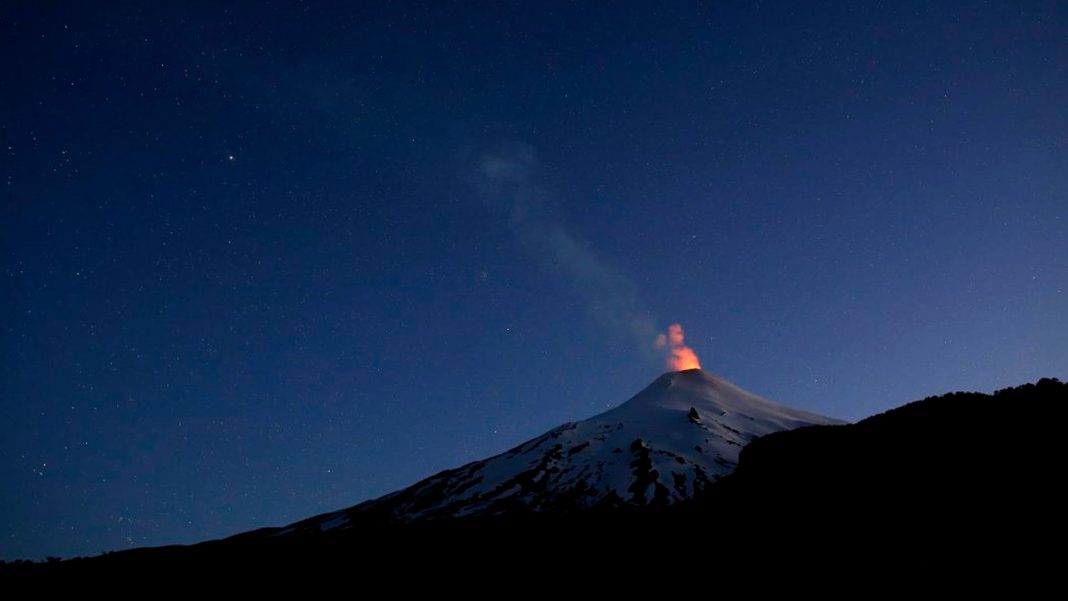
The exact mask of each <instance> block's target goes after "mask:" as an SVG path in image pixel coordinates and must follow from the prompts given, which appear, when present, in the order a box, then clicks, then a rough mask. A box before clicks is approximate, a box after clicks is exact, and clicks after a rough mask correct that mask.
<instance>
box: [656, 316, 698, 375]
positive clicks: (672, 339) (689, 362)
mask: <svg viewBox="0 0 1068 601" xmlns="http://www.w3.org/2000/svg"><path fill="white" fill-rule="evenodd" d="M684 340H685V336H684V335H683V333H682V325H681V324H677V323H673V324H671V325H670V326H668V331H667V334H660V335H659V336H657V337H656V348H658V349H666V350H667V368H668V370H669V371H683V370H685V369H700V368H701V362H700V361H698V360H697V353H695V352H693V349H692V348H690V347H688V346H686V345H685V344H684V342H683V341H684Z"/></svg>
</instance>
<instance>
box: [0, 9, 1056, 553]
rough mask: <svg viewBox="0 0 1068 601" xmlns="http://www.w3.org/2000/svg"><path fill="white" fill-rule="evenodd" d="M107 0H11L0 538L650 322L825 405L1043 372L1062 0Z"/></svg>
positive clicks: (383, 445)
mask: <svg viewBox="0 0 1068 601" xmlns="http://www.w3.org/2000/svg"><path fill="white" fill-rule="evenodd" d="M106 4H107V3H105V2H66V3H39V2H29V1H27V2H4V3H3V6H2V8H0V55H2V56H3V60H2V61H0V169H2V173H0V176H2V177H3V182H2V184H0V185H2V186H3V197H2V198H3V200H2V203H0V558H4V559H12V558H16V557H30V558H40V557H43V556H45V555H60V556H70V555H78V554H95V553H99V552H102V551H105V550H113V549H120V548H126V547H130V546H139V545H155V544H164V543H188V542H195V541H198V540H202V539H205V538H210V537H218V536H223V535H227V534H232V533H235V532H239V531H242V530H246V529H251V528H255V527H260V526H267V525H281V524H284V523H287V522H291V521H294V520H297V519H300V518H303V517H307V516H310V515H312V514H315V513H318V512H322V511H326V510H333V509H338V508H341V507H346V506H349V505H352V504H355V503H356V502H359V501H362V500H364V499H367V498H369V497H373V496H376V495H380V494H383V493H386V492H389V491H391V490H394V489H397V488H399V487H402V486H404V485H407V484H410V483H412V482H414V481H415V480H417V479H419V478H421V477H424V476H427V475H429V474H431V473H433V472H436V471H439V470H441V469H444V468H448V467H453V466H456V465H459V464H462V463H464V462H467V461H470V460H474V459H477V458H481V457H483V456H486V455H489V454H493V453H496V452H500V451H502V450H504V449H506V448H509V447H511V446H513V445H515V444H517V443H519V442H521V441H523V440H525V439H527V438H529V437H532V436H534V435H537V434H540V433H541V432H543V431H544V430H546V429H549V428H551V427H553V426H556V425H558V424H559V423H561V422H564V421H568V420H574V419H580V418H585V417H588V416H590V415H592V414H594V413H598V412H600V411H602V410H604V409H606V408H607V407H610V406H613V405H616V404H618V403H620V402H622V401H624V400H626V399H627V398H628V397H629V396H630V395H632V394H633V393H635V392H636V391H638V390H639V389H640V388H641V387H643V386H644V385H645V384H647V383H648V382H649V381H651V380H652V379H653V378H655V377H656V376H657V375H659V373H660V372H661V371H662V370H663V366H662V364H661V360H660V359H659V358H657V357H656V356H655V353H654V352H652V351H651V348H652V343H653V340H652V336H654V335H655V331H652V330H663V328H665V327H666V326H667V325H668V324H669V323H672V322H676V321H678V322H681V323H682V324H683V326H684V327H685V330H686V335H687V342H688V343H690V344H691V345H692V346H693V347H694V348H695V349H696V351H697V353H698V355H699V356H700V357H701V360H702V362H703V364H704V366H705V367H706V368H708V369H710V370H712V371H714V372H716V373H720V374H723V375H724V376H725V377H727V378H728V379H730V380H732V381H733V382H735V383H737V384H739V385H740V386H742V387H744V388H746V389H748V390H751V391H752V392H755V393H757V394H760V395H763V396H766V397H768V398H771V399H775V400H778V401H780V402H784V403H787V404H791V405H794V406H797V407H801V408H804V409H808V410H811V411H816V412H821V413H824V414H827V415H832V416H836V417H843V418H848V419H858V418H861V417H864V416H867V415H870V414H872V413H874V412H878V411H882V410H885V409H887V408H890V407H893V406H896V405H899V404H902V403H904V402H906V401H909V400H914V399H917V398H922V397H924V396H928V395H933V394H940V393H943V392H947V391H952V390H961V389H967V390H980V391H990V390H993V389H996V388H1001V387H1006V386H1010V385H1016V384H1021V383H1024V382H1027V381H1033V380H1035V379H1037V378H1039V377H1042V376H1054V377H1060V378H1064V377H1065V376H1066V375H1068V110H1065V107H1068V7H1066V5H1065V4H1064V3H1063V2H1057V1H1050V2H1039V3H1030V2H1011V3H1010V2H1005V3H998V2H993V3H979V2H964V3H957V2H928V1H924V2H915V3H913V2H876V3H868V2H855V1H850V2H843V3H841V4H840V5H837V6H834V4H833V3H819V7H820V9H819V10H816V9H814V8H813V6H809V5H805V4H804V3H789V2H784V3H778V2H737V3H735V2H724V3H719V2H715V3H712V2H709V3H687V2H671V3H666V4H664V5H662V6H659V7H654V6H653V5H652V4H651V3H636V4H627V3H616V2H612V3H608V2H604V3H584V4H581V5H571V4H562V3H561V4H556V3H547V2H529V3H524V4H516V3H504V2H487V3H479V4H455V5H450V4H446V3H444V2H442V3H436V2H435V3H428V4H429V6H427V5H423V6H420V5H414V4H413V5H406V4H391V5H389V6H384V5H383V6H379V5H380V4H385V3H377V2H376V3H371V2H366V3H354V2H338V3H327V2H323V3H303V2H273V3H269V4H268V3H258V2H257V3H247V4H246V3H231V2H183V3H163V2H144V3H121V6H118V4H119V3H116V5H117V6H114V7H107V6H103V5H106ZM167 4H176V5H177V6H165V5H167ZM45 5H47V6H45ZM650 331H652V333H651V334H650V333H649V332H650ZM647 334H648V339H647V340H646V337H647ZM1011 410H1012V408H1011V407H1006V411H1011Z"/></svg>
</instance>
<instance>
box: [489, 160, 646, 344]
mask: <svg viewBox="0 0 1068 601" xmlns="http://www.w3.org/2000/svg"><path fill="white" fill-rule="evenodd" d="M474 167H475V169H474V175H473V177H472V178H471V181H472V184H473V185H474V186H475V188H476V190H477V191H478V193H479V196H480V197H481V198H482V199H483V201H484V202H486V204H488V205H490V206H491V207H493V208H495V209H498V210H500V211H502V212H503V213H504V214H505V215H506V216H507V218H508V224H509V227H510V228H511V230H512V232H513V233H514V234H515V236H516V237H517V239H518V240H519V242H520V244H521V245H522V246H523V247H524V248H525V249H526V250H527V251H528V252H529V253H530V254H531V255H532V256H533V257H535V258H536V259H539V260H541V261H542V262H543V264H544V266H545V267H546V268H548V269H549V270H550V271H554V272H558V273H560V274H562V275H563V277H564V278H565V279H566V280H567V282H568V283H569V284H570V285H571V287H572V288H573V289H574V290H575V291H576V292H577V293H578V295H579V296H580V297H581V298H582V300H583V301H584V302H585V304H586V308H587V310H588V312H589V313H590V315H591V316H592V318H593V319H594V320H595V321H596V322H597V323H599V324H601V325H602V326H604V327H605V328H607V329H608V330H609V331H610V332H611V333H613V334H618V333H621V332H622V333H624V334H625V335H626V336H627V337H629V338H631V339H632V340H633V342H634V345H635V348H637V349H641V350H642V351H643V352H645V353H646V354H648V348H649V347H648V344H649V340H651V339H652V338H653V337H654V336H655V334H656V330H657V327H656V325H655V322H654V320H653V319H652V317H651V316H650V314H649V312H648V311H647V310H645V308H644V307H643V306H642V304H641V302H640V301H639V300H638V294H637V289H636V287H635V285H634V283H633V282H632V281H631V280H630V279H629V278H628V277H627V276H625V275H624V274H623V273H622V272H621V271H620V270H618V269H616V268H615V267H614V266H612V265H611V263H610V262H609V261H608V260H607V259H605V258H604V257H602V256H600V255H598V254H597V253H596V252H594V251H593V249H591V248H590V246H589V244H588V243H587V242H586V241H584V240H583V239H582V238H580V237H579V236H577V235H576V234H574V233H573V232H572V231H570V230H569V229H568V228H567V227H566V226H565V225H564V224H563V223H561V222H560V221H559V220H558V219H556V218H554V217H553V215H552V208H551V206H550V203H551V201H552V200H553V197H552V196H551V195H550V194H549V193H548V192H547V191H546V190H545V189H544V188H542V187H541V186H540V185H539V183H538V180H537V173H536V171H537V160H536V159H535V157H534V153H533V152H532V151H531V149H530V148H529V147H528V146H526V145H519V144H517V145H512V146H510V147H507V148H504V149H501V150H498V151H497V152H492V153H485V154H481V155H478V156H477V157H476V160H475V166H474Z"/></svg>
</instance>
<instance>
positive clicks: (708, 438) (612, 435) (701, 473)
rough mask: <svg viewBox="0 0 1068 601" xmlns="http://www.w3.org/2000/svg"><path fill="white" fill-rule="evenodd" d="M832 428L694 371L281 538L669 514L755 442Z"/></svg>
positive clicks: (314, 520) (668, 376) (657, 382)
mask: <svg viewBox="0 0 1068 601" xmlns="http://www.w3.org/2000/svg"><path fill="white" fill-rule="evenodd" d="M836 421H837V420H834V419H831V418H827V417H823V416H820V415H816V414H813V413H807V412H805V411H800V410H797V409H792V408H789V407H784V406H783V405H779V404H777V403H774V402H772V401H769V400H767V399H764V398H761V397H759V396H756V395H754V394H751V393H749V392H746V391H745V390H742V389H741V388H739V387H737V386H735V385H734V384H732V383H730V382H728V381H727V380H725V379H723V378H721V377H719V376H716V375H713V374H711V373H709V372H706V371H703V370H700V369H691V370H686V371H679V372H670V373H666V374H664V375H662V376H660V377H659V378H657V379H656V380H655V381H654V382H653V383H652V384H650V385H649V386H647V387H646V388H645V389H644V390H642V391H641V392H639V393H638V394H637V395H635V396H634V397H633V398H631V399H630V400H629V401H627V402H626V403H623V404H622V405H620V406H618V407H616V408H614V409H612V410H610V411H607V412H605V413H602V414H600V415H597V416H594V417H591V418H589V419H587V420H583V421H579V422H572V423H567V424H564V425H562V426H559V427H557V428H554V429H553V430H550V431H549V432H546V433H545V434H543V435H541V436H539V437H537V438H534V439H532V440H529V441H527V442H525V443H523V444H521V445H519V446H517V447H515V448H514V449H512V450H510V451H507V452H505V453H502V454H500V455H496V456H494V457H490V458H488V459H483V460H480V461H475V462H472V463H469V464H467V465H465V466H462V467H459V468H456V469H453V470H446V471H444V472H441V473H439V474H436V475H434V476H431V477H429V478H427V479H425V480H423V481H421V482H418V483H416V484H414V485H412V486H410V487H408V488H406V489H404V490H401V491H398V492H395V493H392V494H389V495H386V496H384V497H381V498H379V499H375V500H373V501H368V502H366V503H362V504H360V505H357V506H355V507H353V508H351V509H346V510H342V511H339V512H334V513H330V514H325V515H322V516H318V517H316V518H312V519H310V520H305V521H303V522H300V523H298V524H294V525H293V526H292V527H290V528H287V529H285V530H283V531H282V532H281V533H280V534H284V533H288V532H295V531H301V530H305V529H313V530H320V529H325V530H330V529H334V528H343V527H346V526H348V525H350V524H352V523H353V519H352V518H355V517H357V516H364V517H370V516H376V517H379V518H384V519H387V520H397V521H408V520H416V519H425V518H435V517H447V516H452V517H458V516H467V515H486V514H490V515H492V514H497V513H502V512H507V511H515V510H520V511H545V510H571V509H583V508H590V507H595V506H603V505H669V504H673V503H676V502H678V501H680V500H683V499H688V498H690V497H692V496H693V495H694V493H696V492H698V491H700V490H702V489H704V488H705V487H707V486H708V485H709V484H711V483H712V482H714V481H715V480H717V479H718V478H720V477H721V476H723V475H726V474H728V473H730V472H731V471H733V470H734V467H735V465H736V464H737V461H738V453H739V451H741V449H742V447H743V446H745V445H746V444H747V443H748V442H749V441H751V440H753V439H754V438H756V437H758V436H762V435H764V434H768V433H771V432H777V431H780V430H789V429H793V428H797V427H800V426H806V425H812V424H830V423H836Z"/></svg>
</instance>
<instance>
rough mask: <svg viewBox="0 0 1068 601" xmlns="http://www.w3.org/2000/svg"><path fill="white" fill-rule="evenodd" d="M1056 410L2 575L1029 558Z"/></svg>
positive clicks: (1057, 401)
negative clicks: (668, 485)
mask: <svg viewBox="0 0 1068 601" xmlns="http://www.w3.org/2000/svg"><path fill="white" fill-rule="evenodd" d="M1066 407H1068V385H1066V384H1064V383H1061V382H1059V381H1057V380H1053V379H1044V380H1041V381H1039V382H1038V383H1036V384H1027V385H1024V386H1020V387H1016V388H1012V389H1006V390H1002V391H999V392H997V393H994V394H992V395H987V394H978V393H954V394H948V395H945V396H941V397H932V398H927V399H924V400H922V401H917V402H914V403H910V404H908V405H905V406H903V407H900V408H898V409H894V410H892V411H888V412H886V413H883V414H880V415H876V416H874V417H871V418H868V419H866V420H864V421H861V422H859V423H857V424H852V425H844V426H815V427H810V428H803V429H800V430H794V431H790V432H782V433H777V434H772V435H769V436H766V437H764V438H761V439H758V440H757V441H755V442H753V443H751V444H750V445H749V446H747V447H746V448H745V449H744V450H743V452H742V455H741V461H740V464H739V468H738V470H737V471H736V472H735V473H734V474H733V475H731V476H729V477H727V478H725V479H723V480H721V481H720V482H719V483H717V484H716V485H715V486H713V487H712V488H711V489H710V492H709V493H708V494H706V495H705V496H704V497H702V498H700V499H698V500H696V501H693V502H690V503H688V504H685V505H680V506H678V507H674V508H671V509H661V510H656V509H640V510H639V509H635V510H629V511H621V510H617V511H611V512H604V513H561V514H538V515H532V514H526V515H522V514H513V515H508V516H498V517H494V518H479V519H468V520H447V521H446V520H442V521H439V522H436V523H422V524H408V525H388V524H375V523H368V524H367V525H366V526H365V527H363V528H358V529H355V530H353V531H346V532H340V533H338V532H321V533H315V534H308V535H304V536H301V537H290V538H286V539H279V538H272V537H271V536H270V534H271V533H272V532H273V531H272V530H270V529H266V530H261V531H256V532H251V533H246V534H243V535H238V536H235V537H232V538H230V539H226V540H222V541H212V542H207V543H202V544H200V545H194V546H189V547H164V548H154V549H138V550H132V551H124V552H120V553H112V554H108V555H105V556H100V557H94V558H89V559H78V560H73V561H66V562H62V563H58V564H49V565H43V564H36V565H18V566H12V565H8V566H3V567H0V576H14V575H21V576H26V577H33V576H40V577H52V576H57V577H75V576H94V577H110V576H113V575H114V576H119V575H129V574H138V575H141V576H144V575H151V574H155V573H160V574H166V575H180V574H199V575H203V574H209V573H222V574H230V575H238V574H254V575H255V576H256V577H257V578H263V577H265V576H266V575H276V576H277V575H281V574H287V575H290V576H293V575H299V574H309V575H310V574H320V575H322V574H336V573H339V572H334V570H341V571H342V572H340V573H344V574H349V575H358V576H360V577H361V578H369V579H374V578H378V577H386V576H389V577H395V576H397V575H399V574H409V575H417V574H421V575H422V576H419V577H416V581H418V583H420V584H421V585H423V586H427V585H430V584H432V582H431V581H429V580H426V578H429V576H428V574H449V575H450V576H447V577H448V578H468V577H470V576H472V575H473V574H476V573H478V574H482V575H483V576H485V575H487V574H489V575H490V576H492V575H494V574H496V575H498V576H499V575H501V574H505V573H515V572H522V573H525V574H528V575H545V574H548V573H552V572H554V571H559V570H566V571H571V572H574V571H580V572H581V571H582V570H600V569H605V568H607V567H611V569H613V570H622V571H623V572H626V571H627V570H628V569H631V568H630V567H629V566H640V568H641V574H628V577H639V576H640V577H641V578H646V577H651V575H650V574H649V573H648V572H647V570H648V569H649V568H653V567H668V568H677V567H683V566H686V567H690V568H694V567H696V568H698V569H700V568H701V566H707V565H709V564H710V562H713V563H717V565H721V566H722V565H725V564H733V565H739V564H746V565H748V567H749V568H756V567H758V565H759V564H760V562H771V563H772V564H793V565H797V564H799V563H801V564H817V563H821V562H826V563H827V565H828V567H829V566H830V565H832V564H833V565H837V566H841V565H842V563H841V562H848V563H852V564H856V563H863V562H864V561H868V560H873V559H872V558H875V557H879V558H886V557H891V556H892V557H898V558H901V559H903V560H907V561H910V562H923V561H928V562H929V561H939V560H941V559H942V558H945V557H953V558H954V561H960V560H961V558H982V559H985V560H987V561H988V562H995V563H996V562H997V561H999V560H1001V559H1004V560H1005V561H1011V562H1017V563H1019V562H1021V561H1024V560H1025V559H1026V558H1030V557H1032V556H1034V558H1035V560H1034V563H1033V565H1034V566H1039V565H1044V564H1045V563H1046V562H1049V561H1051V560H1052V559H1053V558H1054V557H1056V556H1057V555H1049V554H1047V553H1044V552H1042V551H1041V549H1043V548H1046V547H1048V546H1050V545H1052V546H1053V548H1057V547H1058V546H1059V545H1060V544H1061V541H1063V536H1064V534H1065V521H1064V511H1065V509H1064V508H1065V506H1066V504H1065V501H1066V498H1065V497H1066V495H1065V493H1064V492H1063V491H1062V490H1061V488H1062V485H1063V480H1064V473H1065V468H1064V461H1063V457H1064V456H1065V452H1064V450H1065V435H1064V431H1065V427H1066V420H1065V417H1066ZM947 554H950V555H947ZM873 561H874V560H873ZM1027 561H1030V559H1027ZM917 565H919V564H917ZM1036 569H1037V567H1036ZM692 577H693V578H698V577H699V575H698V573H694V574H693V576H692ZM420 578H422V579H423V580H419V579H420ZM413 583H415V582H413Z"/></svg>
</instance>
